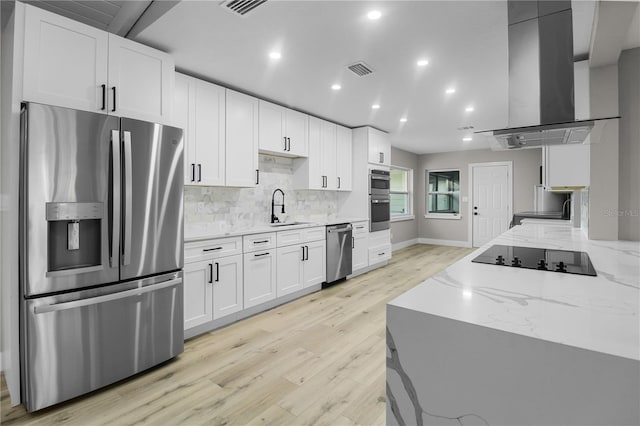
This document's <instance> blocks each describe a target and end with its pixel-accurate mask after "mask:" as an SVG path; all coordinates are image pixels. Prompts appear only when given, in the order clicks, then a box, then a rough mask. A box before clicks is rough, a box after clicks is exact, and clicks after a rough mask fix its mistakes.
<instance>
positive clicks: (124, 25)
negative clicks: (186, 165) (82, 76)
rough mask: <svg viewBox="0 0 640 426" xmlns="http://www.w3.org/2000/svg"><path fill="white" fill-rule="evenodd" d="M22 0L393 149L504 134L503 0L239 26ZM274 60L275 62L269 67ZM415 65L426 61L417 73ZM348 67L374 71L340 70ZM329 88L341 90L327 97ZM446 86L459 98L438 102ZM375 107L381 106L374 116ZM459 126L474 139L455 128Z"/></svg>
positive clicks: (391, 7) (165, 13)
mask: <svg viewBox="0 0 640 426" xmlns="http://www.w3.org/2000/svg"><path fill="white" fill-rule="evenodd" d="M27 1H29V2H33V3H34V4H36V5H39V6H41V7H43V8H46V9H49V10H52V11H54V12H56V13H60V14H62V15H65V16H68V17H70V18H73V19H77V20H79V21H82V22H85V23H88V24H90V25H93V26H96V27H99V28H103V29H107V30H108V31H110V32H114V33H118V34H121V35H123V34H128V35H127V36H128V37H131V38H133V39H134V40H137V41H140V42H142V43H145V44H148V45H151V46H155V47H157V48H160V49H162V50H165V51H167V52H169V53H171V54H172V56H173V57H174V58H175V61H176V67H177V69H178V70H180V71H183V72H186V73H188V74H191V75H194V76H197V77H201V78H204V79H206V80H209V81H212V82H216V83H219V84H222V85H224V86H227V87H231V88H235V89H237V90H240V91H243V92H246V93H250V94H253V95H256V96H258V97H261V98H264V99H268V100H271V101H274V102H277V103H280V104H282V105H286V106H288V107H291V108H295V109H298V110H301V111H304V112H307V113H309V114H313V115H316V116H319V117H322V118H326V119H328V120H331V121H334V122H337V123H340V124H344V125H346V126H349V127H359V126H365V125H370V126H374V127H376V128H379V129H381V130H384V131H387V132H389V133H390V134H391V140H392V144H393V146H396V147H398V148H401V149H405V150H408V151H411V152H415V153H419V154H422V153H430V152H445V151H456V150H467V149H481V148H489V144H488V143H487V142H486V140H485V139H484V138H483V137H482V136H478V135H472V132H473V130H486V129H493V128H501V127H506V126H507V125H508V123H507V107H508V105H507V98H508V93H507V90H508V87H507V82H508V78H507V72H508V65H507V63H508V60H507V12H506V1H504V0H500V1H477V0H476V1H426V0H422V1H421V0H414V1H398V0H394V1H391V0H386V1H385V0H381V1H363V0H352V1H327V0H325V1H308V0H297V1H283V0H269V1H267V2H266V3H264V4H263V5H262V6H259V7H258V8H257V9H255V10H254V11H252V12H250V13H249V14H247V15H246V16H244V17H240V16H237V15H235V14H232V13H230V12H228V11H227V10H225V8H223V7H221V6H220V4H221V2H220V1H218V0H208V1H192V0H184V1H176V0H162V1H158V0H156V1H140V0H127V1H125V0H44V1H42V0H27ZM633 2H635V3H637V0H634V1H633ZM595 5H596V2H595V1H594V0H574V1H572V8H573V25H574V31H573V33H574V53H575V54H576V56H577V57H580V56H586V55H588V54H589V50H590V45H591V36H592V27H593V22H594V13H595V9H596V7H595ZM373 9H376V10H379V11H380V12H382V17H381V18H380V19H379V20H377V21H371V20H369V19H367V17H366V14H367V12H369V11H370V10H373ZM635 12H636V13H635V15H634V18H633V22H632V23H631V26H630V28H629V30H628V34H627V36H626V41H625V43H624V46H623V48H632V47H638V46H640V25H639V24H638V22H639V17H638V15H639V14H640V7H638V8H637V9H636V10H635ZM591 47H592V46H591ZM272 50H279V51H280V52H281V53H282V58H281V59H280V60H278V61H273V60H270V59H269V57H268V53H269V52H270V51H272ZM422 58H426V59H428V60H429V62H430V63H429V65H428V66H426V67H424V68H419V67H418V66H417V65H416V61H417V60H418V59H422ZM356 61H365V62H366V63H367V64H368V65H370V66H371V67H372V68H373V70H374V73H373V74H371V75H368V76H365V77H358V76H356V75H355V74H353V73H352V72H351V71H348V70H347V69H346V66H347V65H350V64H352V63H353V62H356ZM334 83H339V84H341V85H342V90H340V91H337V92H336V91H332V90H331V89H330V86H331V85H332V84H334ZM449 87H455V88H456V93H455V94H453V95H446V94H445V89H446V88H449ZM374 103H378V104H380V105H381V108H380V109H378V110H372V109H371V105H372V104H374ZM467 106H473V107H474V108H475V110H474V111H473V112H471V113H469V112H465V107H467ZM402 117H406V118H407V120H408V121H407V122H406V123H401V122H400V118H402ZM464 126H474V129H473V130H458V129H459V128H460V127H464ZM464 136H473V137H474V140H473V141H471V142H463V141H462V138H463V137H464Z"/></svg>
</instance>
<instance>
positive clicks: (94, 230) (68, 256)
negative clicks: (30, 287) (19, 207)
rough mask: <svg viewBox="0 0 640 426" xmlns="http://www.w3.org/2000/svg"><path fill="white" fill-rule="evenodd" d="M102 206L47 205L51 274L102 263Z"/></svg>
mask: <svg viewBox="0 0 640 426" xmlns="http://www.w3.org/2000/svg"><path fill="white" fill-rule="evenodd" d="M103 211H104V207H103V203H47V224H48V238H47V244H48V247H47V253H48V271H49V272H50V273H52V272H53V273H55V272H61V271H69V270H73V269H81V268H92V267H99V266H100V265H101V264H102V252H101V247H102V219H103Z"/></svg>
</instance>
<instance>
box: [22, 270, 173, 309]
mask: <svg viewBox="0 0 640 426" xmlns="http://www.w3.org/2000/svg"><path fill="white" fill-rule="evenodd" d="M181 282H182V278H174V279H172V280H169V281H164V282H161V283H158V284H151V285H148V286H146V287H139V288H132V289H131V290H125V291H121V292H118V293H112V294H105V295H104V296H97V297H90V298H88V299H80V300H74V301H72V302H62V303H53V304H50V305H41V306H36V307H34V308H33V313H35V314H44V313H47V312H56V311H65V310H67V309H75V308H80V307H82V306H90V305H97V304H99V303H105V302H111V301H113V300H119V299H124V298H127V297H131V296H136V295H139V294H145V293H151V292H152V291H156V290H161V289H163V288H166V287H172V286H175V285H176V284H180V283H181Z"/></svg>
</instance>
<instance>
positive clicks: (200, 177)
mask: <svg viewBox="0 0 640 426" xmlns="http://www.w3.org/2000/svg"><path fill="white" fill-rule="evenodd" d="M198 182H202V164H198Z"/></svg>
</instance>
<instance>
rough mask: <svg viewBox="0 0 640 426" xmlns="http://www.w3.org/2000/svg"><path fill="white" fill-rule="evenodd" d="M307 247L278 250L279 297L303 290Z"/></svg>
mask: <svg viewBox="0 0 640 426" xmlns="http://www.w3.org/2000/svg"><path fill="white" fill-rule="evenodd" d="M304 256H305V247H304V246H300V245H294V246H288V247H280V248H278V273H277V277H278V279H277V282H278V290H277V294H278V296H284V295H286V294H289V293H293V292H294V291H298V290H301V289H302V288H303V272H302V270H303V259H304Z"/></svg>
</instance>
